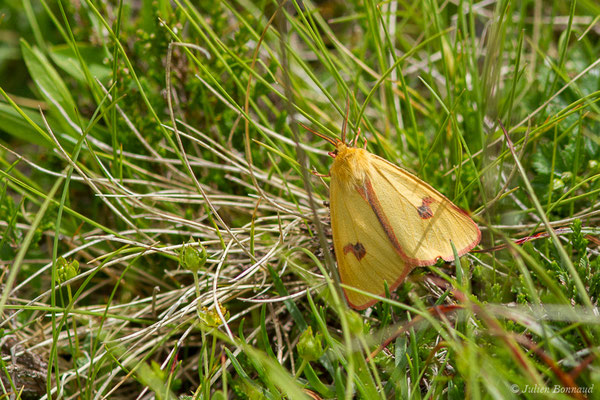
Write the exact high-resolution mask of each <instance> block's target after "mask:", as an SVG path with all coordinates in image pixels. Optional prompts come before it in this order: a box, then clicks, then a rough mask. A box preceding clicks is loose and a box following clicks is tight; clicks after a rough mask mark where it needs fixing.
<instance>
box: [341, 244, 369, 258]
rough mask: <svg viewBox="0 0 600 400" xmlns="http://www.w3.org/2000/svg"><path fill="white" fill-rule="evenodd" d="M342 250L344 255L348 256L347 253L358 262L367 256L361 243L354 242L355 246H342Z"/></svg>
mask: <svg viewBox="0 0 600 400" xmlns="http://www.w3.org/2000/svg"><path fill="white" fill-rule="evenodd" d="M343 250H344V254H348V253H352V254H354V257H356V259H357V260H358V261H360V260H362V258H363V257H364V256H365V255H366V254H367V250H366V249H365V246H363V244H362V243H361V242H356V243H355V244H352V243H348V244H347V245H345V246H344V249H343Z"/></svg>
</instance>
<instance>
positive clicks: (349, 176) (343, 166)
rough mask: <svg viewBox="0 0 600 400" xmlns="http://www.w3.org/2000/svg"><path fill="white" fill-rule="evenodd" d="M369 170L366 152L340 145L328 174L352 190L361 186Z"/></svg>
mask: <svg viewBox="0 0 600 400" xmlns="http://www.w3.org/2000/svg"><path fill="white" fill-rule="evenodd" d="M369 168H370V162H369V153H368V152H367V151H366V150H363V149H357V148H354V147H347V146H346V145H344V144H340V145H338V147H337V155H336V156H335V159H334V161H333V165H332V166H331V171H330V173H331V176H332V177H335V178H336V179H337V180H338V181H339V182H340V183H342V184H343V185H347V188H348V189H352V188H354V187H355V186H356V185H358V186H362V185H363V183H364V182H365V179H366V177H367V175H368V173H369Z"/></svg>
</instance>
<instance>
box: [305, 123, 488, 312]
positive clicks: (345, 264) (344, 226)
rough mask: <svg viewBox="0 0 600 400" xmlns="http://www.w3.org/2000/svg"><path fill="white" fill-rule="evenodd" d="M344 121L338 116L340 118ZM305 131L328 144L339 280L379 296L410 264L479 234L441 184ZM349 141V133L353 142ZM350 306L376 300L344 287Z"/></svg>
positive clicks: (447, 252) (446, 252)
mask: <svg viewBox="0 0 600 400" xmlns="http://www.w3.org/2000/svg"><path fill="white" fill-rule="evenodd" d="M344 125H345V124H344ZM344 131H345V126H344V129H343V132H342V140H341V141H340V140H338V139H336V140H333V139H331V138H329V137H326V136H324V135H321V134H319V133H317V132H314V131H312V132H313V133H315V134H317V135H318V136H320V137H321V138H323V139H325V140H327V141H328V142H330V143H331V144H333V145H334V146H335V151H334V152H332V153H329V154H330V155H331V156H332V157H333V158H334V160H333V165H332V166H331V169H330V170H329V175H330V176H331V183H330V193H329V203H330V212H331V229H332V233H333V247H334V250H335V257H336V260H337V265H338V270H339V273H340V278H341V281H342V283H343V284H345V285H347V286H351V287H355V288H357V289H360V290H362V291H365V292H368V293H372V294H375V295H379V296H384V295H385V283H386V282H387V285H388V287H389V289H390V291H392V290H394V289H396V288H397V287H398V286H399V285H400V283H402V282H403V281H404V279H405V278H406V276H407V275H408V274H409V273H410V272H411V271H412V269H413V268H415V267H417V266H425V265H432V264H435V263H436V262H437V260H438V259H439V258H442V259H444V260H445V261H452V260H454V253H453V251H452V245H451V244H450V242H452V243H453V244H454V247H455V248H456V250H457V252H458V255H459V256H462V255H464V254H466V253H467V252H469V251H470V250H471V249H472V248H473V247H475V246H476V245H477V244H478V243H479V240H480V239H481V232H480V231H479V228H478V227H477V224H475V222H474V221H473V220H472V219H471V218H470V217H469V216H468V215H467V213H466V212H464V211H463V210H461V209H460V208H458V207H457V206H455V205H454V204H453V203H452V202H451V201H450V200H448V199H447V198H446V197H444V196H443V195H442V194H441V193H440V192H438V191H437V190H435V189H434V188H432V187H431V186H430V185H429V184H427V183H425V182H423V181H422V180H421V179H419V178H417V177H416V176H414V175H413V174H411V173H409V172H408V171H406V170H404V169H402V168H399V167H398V166H396V165H394V164H392V163H390V162H389V161H387V160H385V159H383V158H381V157H379V156H376V155H375V154H373V153H370V152H369V151H367V150H366V149H361V148H357V147H355V146H351V145H348V144H346V143H345V142H344V140H345V138H344V136H345V135H344V133H345V132H344ZM354 144H356V141H355V143H354ZM344 294H345V295H346V298H347V300H348V303H349V304H350V306H351V307H353V308H355V309H358V310H362V309H365V308H367V307H370V306H372V305H373V304H375V303H376V302H377V300H376V299H373V297H371V296H367V295H364V294H362V293H358V292H356V291H354V290H348V289H346V288H344Z"/></svg>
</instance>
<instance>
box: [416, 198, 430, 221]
mask: <svg viewBox="0 0 600 400" xmlns="http://www.w3.org/2000/svg"><path fill="white" fill-rule="evenodd" d="M433 202H434V200H433V198H431V197H429V196H426V197H423V203H422V204H421V205H420V206H419V207H417V212H418V213H419V217H421V218H422V219H428V218H431V217H433V212H432V211H431V207H429V205H430V204H431V203H433Z"/></svg>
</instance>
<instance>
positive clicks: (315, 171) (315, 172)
mask: <svg viewBox="0 0 600 400" xmlns="http://www.w3.org/2000/svg"><path fill="white" fill-rule="evenodd" d="M310 173H311V174H313V175H314V176H318V177H319V178H328V177H329V176H330V175H329V174H321V173H319V172H317V170H316V169H313V170H312V171H310Z"/></svg>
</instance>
